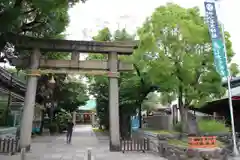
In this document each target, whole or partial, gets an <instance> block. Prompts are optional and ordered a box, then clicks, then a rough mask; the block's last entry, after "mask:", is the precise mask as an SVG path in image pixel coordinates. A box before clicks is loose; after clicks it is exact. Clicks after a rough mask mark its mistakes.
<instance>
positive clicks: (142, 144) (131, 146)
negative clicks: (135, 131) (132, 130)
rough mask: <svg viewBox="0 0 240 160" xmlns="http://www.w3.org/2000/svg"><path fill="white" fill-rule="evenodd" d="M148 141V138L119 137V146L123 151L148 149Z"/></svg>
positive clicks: (143, 150)
mask: <svg viewBox="0 0 240 160" xmlns="http://www.w3.org/2000/svg"><path fill="white" fill-rule="evenodd" d="M149 144H150V141H149V139H148V138H132V139H127V140H125V139H121V141H120V147H121V150H122V152H123V153H124V152H125V151H142V152H145V151H149V149H150V147H149Z"/></svg>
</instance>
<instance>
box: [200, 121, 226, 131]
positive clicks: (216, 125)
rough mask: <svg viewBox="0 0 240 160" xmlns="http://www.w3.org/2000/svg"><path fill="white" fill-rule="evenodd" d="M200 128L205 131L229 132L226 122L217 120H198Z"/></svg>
mask: <svg viewBox="0 0 240 160" xmlns="http://www.w3.org/2000/svg"><path fill="white" fill-rule="evenodd" d="M198 127H199V130H200V131H201V132H203V133H216V132H229V131H230V130H229V128H228V127H226V125H225V123H224V122H222V121H217V120H206V119H200V120H198Z"/></svg>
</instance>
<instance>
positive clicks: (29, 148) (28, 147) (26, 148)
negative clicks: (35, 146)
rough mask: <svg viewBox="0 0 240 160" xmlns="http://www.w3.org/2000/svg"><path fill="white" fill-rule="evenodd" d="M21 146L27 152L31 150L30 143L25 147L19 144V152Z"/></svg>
mask: <svg viewBox="0 0 240 160" xmlns="http://www.w3.org/2000/svg"><path fill="white" fill-rule="evenodd" d="M22 148H25V151H26V152H29V151H30V150H31V145H30V144H29V145H27V146H26V147H21V146H20V148H19V152H21V149H22Z"/></svg>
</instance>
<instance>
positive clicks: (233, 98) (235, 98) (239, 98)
mask: <svg viewBox="0 0 240 160" xmlns="http://www.w3.org/2000/svg"><path fill="white" fill-rule="evenodd" d="M232 100H240V96H232Z"/></svg>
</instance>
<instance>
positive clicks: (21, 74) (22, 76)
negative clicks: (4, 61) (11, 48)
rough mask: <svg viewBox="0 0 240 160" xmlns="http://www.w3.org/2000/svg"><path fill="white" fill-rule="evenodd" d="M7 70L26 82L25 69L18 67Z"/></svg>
mask: <svg viewBox="0 0 240 160" xmlns="http://www.w3.org/2000/svg"><path fill="white" fill-rule="evenodd" d="M6 70H7V71H9V72H10V73H12V75H13V77H15V78H17V79H19V80H21V81H22V82H25V83H26V80H27V77H26V72H25V71H24V70H17V69H16V68H7V69H6Z"/></svg>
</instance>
